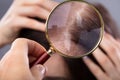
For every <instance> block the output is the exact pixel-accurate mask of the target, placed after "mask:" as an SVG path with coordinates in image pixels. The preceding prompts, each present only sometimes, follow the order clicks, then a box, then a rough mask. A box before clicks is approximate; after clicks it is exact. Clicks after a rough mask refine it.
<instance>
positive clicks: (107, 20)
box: [65, 3, 120, 80]
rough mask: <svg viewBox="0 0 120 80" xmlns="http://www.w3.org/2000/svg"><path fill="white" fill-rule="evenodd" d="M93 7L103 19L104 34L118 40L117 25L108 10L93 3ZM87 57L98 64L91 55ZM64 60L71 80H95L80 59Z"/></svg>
mask: <svg viewBox="0 0 120 80" xmlns="http://www.w3.org/2000/svg"><path fill="white" fill-rule="evenodd" d="M93 6H94V7H95V8H96V9H97V10H98V11H99V12H100V14H101V16H102V18H103V21H104V25H105V26H104V30H105V32H107V33H109V34H111V35H112V36H113V37H114V38H119V36H120V35H119V34H118V29H117V25H116V23H115V21H114V20H113V18H112V17H111V15H110V13H109V12H108V10H107V9H106V8H105V7H104V6H103V5H102V4H98V3H94V4H93ZM90 12H91V11H90ZM87 14H89V13H87ZM83 15H84V14H83ZM90 15H91V13H90ZM90 15H89V16H90ZM93 16H94V15H93ZM96 17H97V16H96ZM94 19H95V17H93V19H92V20H93V21H94ZM87 20H88V19H86V22H87ZM89 23H90V22H89V21H88V23H85V24H89ZM81 24H82V22H81ZM84 26H85V25H84ZM84 26H83V27H84ZM73 32H74V31H73ZM75 34H76V33H75ZM88 56H89V57H90V58H91V59H92V60H93V61H94V62H95V63H96V64H98V63H97V61H96V60H95V59H94V57H93V55H92V54H91V55H88ZM65 60H66V62H67V63H68V66H69V68H70V71H71V74H72V77H73V80H96V78H95V77H94V75H93V74H92V73H91V72H90V71H89V69H88V67H87V66H86V65H85V63H84V62H83V61H82V59H67V58H65ZM98 65H99V64H98Z"/></svg>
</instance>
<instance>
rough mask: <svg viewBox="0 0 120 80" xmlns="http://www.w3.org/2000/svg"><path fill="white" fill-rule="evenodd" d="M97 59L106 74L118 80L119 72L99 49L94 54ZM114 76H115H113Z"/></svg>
mask: <svg viewBox="0 0 120 80" xmlns="http://www.w3.org/2000/svg"><path fill="white" fill-rule="evenodd" d="M93 55H94V57H95V59H96V60H97V61H98V63H99V64H100V65H101V66H102V68H103V69H104V70H105V72H106V73H107V74H108V75H109V76H110V77H111V78H113V79H114V80H116V78H118V72H117V70H116V68H115V66H114V65H113V64H112V62H111V61H110V59H109V58H108V57H107V56H106V55H105V54H104V53H103V52H102V51H101V50H100V49H99V48H98V49H96V50H95V51H94V52H93ZM113 74H114V75H113Z"/></svg>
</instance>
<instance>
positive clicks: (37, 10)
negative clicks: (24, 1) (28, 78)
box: [18, 6, 49, 20]
mask: <svg viewBox="0 0 120 80" xmlns="http://www.w3.org/2000/svg"><path fill="white" fill-rule="evenodd" d="M18 13H19V14H20V15H22V16H28V17H38V18H41V19H45V20H46V19H47V18H48V16H49V12H48V11H47V10H45V9H43V8H42V7H39V6H24V7H21V8H20V9H19V10H18Z"/></svg>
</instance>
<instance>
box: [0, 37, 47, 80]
mask: <svg viewBox="0 0 120 80" xmlns="http://www.w3.org/2000/svg"><path fill="white" fill-rule="evenodd" d="M45 51H46V50H45V48H44V47H42V46H41V45H40V44H38V43H36V42H35V41H32V40H28V39H23V38H21V39H16V40H15V41H14V42H13V44H12V47H11V49H10V50H9V51H8V52H7V53H6V55H5V56H4V57H3V58H2V60H1V61H0V80H42V78H43V77H44V75H45V71H46V69H45V67H44V66H42V65H40V64H38V65H35V66H33V67H32V68H30V67H29V64H30V63H31V62H32V61H33V60H32V58H37V57H39V55H41V54H42V53H43V52H45ZM28 55H29V56H28ZM15 75H16V76H15ZM17 75H18V76H17Z"/></svg>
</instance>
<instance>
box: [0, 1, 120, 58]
mask: <svg viewBox="0 0 120 80" xmlns="http://www.w3.org/2000/svg"><path fill="white" fill-rule="evenodd" d="M12 1H13V0H0V19H1V18H2V17H3V16H4V14H5V13H6V11H7V10H8V9H9V7H10V5H11V4H12ZM55 1H58V2H62V1H64V0H55ZM86 1H88V2H93V3H96V2H97V3H101V4H103V5H104V6H105V7H106V8H107V9H108V11H109V12H110V14H111V15H112V17H113V19H114V20H115V21H116V24H117V25H118V27H119V32H120V22H119V21H120V10H119V9H120V0H86ZM9 48H10V45H8V46H5V47H4V48H2V49H0V58H2V56H3V55H4V53H5V52H6V51H7V50H8V49H9Z"/></svg>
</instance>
